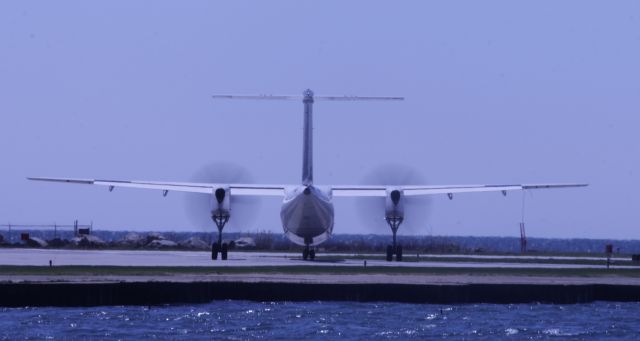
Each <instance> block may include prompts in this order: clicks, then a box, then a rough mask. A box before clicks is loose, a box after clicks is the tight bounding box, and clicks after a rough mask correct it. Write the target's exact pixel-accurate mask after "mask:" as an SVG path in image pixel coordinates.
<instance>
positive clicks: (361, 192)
mask: <svg viewBox="0 0 640 341" xmlns="http://www.w3.org/2000/svg"><path fill="white" fill-rule="evenodd" d="M585 186H587V184H520V185H449V186H333V187H332V193H333V196H336V197H384V196H385V195H386V189H387V187H393V188H397V189H401V190H402V191H403V193H404V195H406V196H417V195H434V194H447V195H449V196H450V197H451V195H453V194H454V193H472V192H502V193H503V194H505V195H506V193H507V191H519V190H529V189H548V188H568V187H585Z"/></svg>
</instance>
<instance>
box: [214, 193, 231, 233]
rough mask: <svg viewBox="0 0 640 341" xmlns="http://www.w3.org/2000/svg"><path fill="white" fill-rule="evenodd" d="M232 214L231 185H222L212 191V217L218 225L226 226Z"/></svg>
mask: <svg viewBox="0 0 640 341" xmlns="http://www.w3.org/2000/svg"><path fill="white" fill-rule="evenodd" d="M230 216H231V191H230V190H229V186H220V187H218V188H216V189H214V190H213V193H211V218H212V219H213V221H214V222H215V223H216V225H218V226H220V224H222V226H224V224H226V223H227V221H229V217H230Z"/></svg>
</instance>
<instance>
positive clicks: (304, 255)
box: [302, 248, 309, 260]
mask: <svg viewBox="0 0 640 341" xmlns="http://www.w3.org/2000/svg"><path fill="white" fill-rule="evenodd" d="M307 258H309V249H307V248H305V249H304V250H302V259H304V260H307Z"/></svg>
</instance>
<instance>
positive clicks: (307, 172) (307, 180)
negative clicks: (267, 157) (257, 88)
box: [212, 89, 404, 186]
mask: <svg viewBox="0 0 640 341" xmlns="http://www.w3.org/2000/svg"><path fill="white" fill-rule="evenodd" d="M212 97H213V98H215V99H259V100H285V101H290V100H300V96H280V95H275V96H274V95H213V96H212ZM315 100H323V101H389V100H391V101H402V100H404V97H375V96H364V97H363V96H318V97H315ZM313 102H314V96H313V91H311V90H310V89H307V90H305V91H304V92H303V93H302V103H304V135H303V137H302V184H303V185H305V186H309V185H311V184H313Z"/></svg>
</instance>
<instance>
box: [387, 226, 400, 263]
mask: <svg viewBox="0 0 640 341" xmlns="http://www.w3.org/2000/svg"><path fill="white" fill-rule="evenodd" d="M385 220H386V221H387V224H389V227H391V233H393V244H392V245H387V261H388V262H391V261H392V260H393V255H394V254H395V255H396V261H398V262H401V261H402V245H398V244H397V243H396V234H397V232H398V228H399V227H400V224H402V221H403V220H404V218H403V217H400V216H387V217H385Z"/></svg>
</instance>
